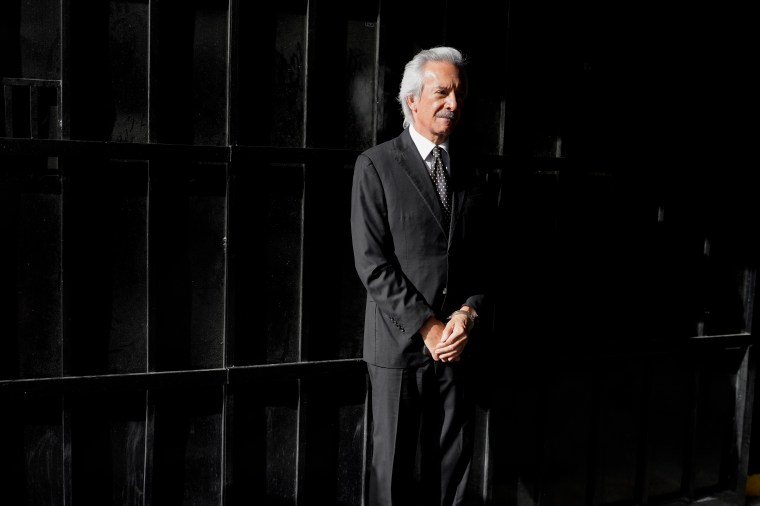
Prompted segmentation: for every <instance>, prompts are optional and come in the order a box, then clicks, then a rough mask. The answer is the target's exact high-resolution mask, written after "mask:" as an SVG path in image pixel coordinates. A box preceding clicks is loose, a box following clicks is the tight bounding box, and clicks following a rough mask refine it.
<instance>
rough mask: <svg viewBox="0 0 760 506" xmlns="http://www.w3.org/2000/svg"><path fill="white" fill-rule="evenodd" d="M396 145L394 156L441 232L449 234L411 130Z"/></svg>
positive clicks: (398, 139)
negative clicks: (444, 226)
mask: <svg viewBox="0 0 760 506" xmlns="http://www.w3.org/2000/svg"><path fill="white" fill-rule="evenodd" d="M394 145H395V147H396V149H395V153H394V156H395V158H396V161H397V162H398V164H399V166H400V167H401V168H402V169H403V170H404V172H405V173H406V176H407V177H408V178H409V180H410V181H411V182H412V185H414V187H415V188H416V189H417V192H418V193H419V196H420V198H421V199H422V200H423V202H425V205H426V206H427V208H428V210H429V211H430V212H431V213H432V214H433V216H435V219H436V221H437V222H438V226H439V227H441V231H443V232H444V233H448V231H446V230H445V229H444V228H443V210H442V209H441V203H440V201H439V200H438V194H437V193H436V192H435V188H434V187H433V182H432V181H431V180H430V174H429V173H428V170H427V166H426V165H425V162H424V161H423V160H422V158H421V157H420V153H419V151H417V146H415V145H414V142H412V137H411V135H410V134H409V130H404V131H403V132H402V133H401V135H399V136H398V137H397V138H396V142H395V143H394Z"/></svg>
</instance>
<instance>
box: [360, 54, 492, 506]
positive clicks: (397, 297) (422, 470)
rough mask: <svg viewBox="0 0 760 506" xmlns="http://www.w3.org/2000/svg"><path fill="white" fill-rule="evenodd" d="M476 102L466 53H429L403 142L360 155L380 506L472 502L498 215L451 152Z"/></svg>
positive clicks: (409, 93)
mask: <svg viewBox="0 0 760 506" xmlns="http://www.w3.org/2000/svg"><path fill="white" fill-rule="evenodd" d="M466 92H467V79H466V74H465V61H464V59H463V57H462V54H461V53H460V52H459V51H458V50H457V49H454V48H450V47H436V48H432V49H428V50H423V51H420V52H419V53H418V54H417V55H416V56H415V57H414V58H413V59H412V60H411V61H410V62H409V63H407V65H406V67H405V71H404V76H403V78H402V82H401V89H400V92H399V96H398V100H399V102H400V104H401V106H402V109H403V112H404V127H405V129H404V131H403V132H402V133H401V134H400V135H399V136H398V137H396V138H395V139H392V140H390V141H387V142H384V143H382V144H379V145H377V146H375V147H373V148H370V149H368V150H366V151H365V152H364V153H362V154H360V155H359V157H358V158H357V160H356V165H355V168H354V180H353V188H352V197H351V231H352V239H353V249H354V260H355V265H356V270H357V272H358V274H359V277H360V278H361V280H362V282H363V283H364V285H365V287H366V288H367V305H366V312H365V327H364V328H365V330H364V359H365V361H366V362H367V368H368V371H369V378H370V386H371V400H372V426H373V433H372V437H373V454H372V467H371V472H370V484H369V496H370V497H369V504H370V505H372V506H375V505H384V506H386V505H394V506H397V505H405V504H409V505H415V506H419V505H428V504H430V505H433V504H435V505H456V504H461V503H462V501H463V499H464V492H465V488H466V483H467V477H468V473H469V467H470V460H471V455H472V435H471V432H472V418H473V415H474V404H473V402H472V396H471V392H469V391H468V386H469V384H468V381H467V380H468V374H467V372H468V368H469V367H470V362H471V361H472V359H473V357H472V353H470V352H469V350H471V348H472V345H471V344H470V345H468V343H470V341H471V340H473V341H474V340H475V337H476V336H477V329H478V327H479V326H481V325H483V324H482V323H476V322H477V321H478V319H483V316H484V313H485V311H486V305H485V304H486V291H487V290H486V284H487V280H488V274H489V273H488V267H489V262H488V261H487V259H486V256H487V251H488V248H487V247H486V240H487V235H486V233H487V232H488V231H489V229H488V225H487V223H488V221H489V219H490V218H491V217H492V216H493V208H492V207H491V201H490V200H489V196H488V192H487V191H486V189H485V185H484V184H483V182H482V178H479V177H478V175H477V174H476V171H475V170H474V169H473V168H472V167H470V166H469V165H468V163H467V161H466V159H465V158H464V157H459V156H458V155H459V152H457V151H455V150H453V149H451V146H450V142H449V137H450V136H451V134H452V132H453V131H454V128H455V127H456V125H457V123H458V122H459V120H460V117H461V114H462V107H463V105H464V99H465V96H466ZM434 148H441V149H442V151H440V154H437V153H436V152H435V151H437V150H436V149H434ZM437 159H440V160H441V162H442V163H436V162H437ZM441 165H442V166H441Z"/></svg>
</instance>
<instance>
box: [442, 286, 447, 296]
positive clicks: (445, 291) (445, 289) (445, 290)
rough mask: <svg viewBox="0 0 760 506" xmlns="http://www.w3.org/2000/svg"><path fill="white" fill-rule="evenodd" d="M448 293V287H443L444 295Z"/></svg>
mask: <svg viewBox="0 0 760 506" xmlns="http://www.w3.org/2000/svg"><path fill="white" fill-rule="evenodd" d="M446 293H448V289H447V288H446V287H443V294H444V295H446Z"/></svg>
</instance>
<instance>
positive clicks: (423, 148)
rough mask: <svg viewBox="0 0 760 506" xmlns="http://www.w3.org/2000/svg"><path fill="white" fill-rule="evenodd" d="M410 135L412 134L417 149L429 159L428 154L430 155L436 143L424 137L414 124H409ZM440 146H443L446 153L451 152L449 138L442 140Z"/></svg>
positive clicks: (422, 155) (423, 156)
mask: <svg viewBox="0 0 760 506" xmlns="http://www.w3.org/2000/svg"><path fill="white" fill-rule="evenodd" d="M409 135H411V136H412V142H414V145H415V146H416V147H417V151H419V152H420V156H421V157H422V159H423V160H427V158H428V156H430V152H431V151H433V148H434V147H435V144H434V143H432V142H430V141H429V140H428V139H426V138H425V137H423V136H422V135H421V134H420V133H419V132H418V131H417V130H415V129H414V127H413V126H412V125H409ZM439 146H441V147H442V148H443V150H444V151H446V153H448V152H449V141H448V140H446V141H444V142H442V143H441V144H439Z"/></svg>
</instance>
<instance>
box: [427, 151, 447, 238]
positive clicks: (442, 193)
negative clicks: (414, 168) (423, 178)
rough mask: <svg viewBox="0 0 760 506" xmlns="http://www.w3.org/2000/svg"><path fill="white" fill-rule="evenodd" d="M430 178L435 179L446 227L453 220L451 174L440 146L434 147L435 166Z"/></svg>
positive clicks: (434, 182)
mask: <svg viewBox="0 0 760 506" xmlns="http://www.w3.org/2000/svg"><path fill="white" fill-rule="evenodd" d="M430 178H431V179H432V180H433V184H435V191H436V192H437V193H438V198H439V200H440V201H441V207H442V208H443V216H444V218H445V219H446V224H445V225H446V228H448V224H449V220H451V202H450V201H449V175H448V174H447V173H446V169H444V168H443V160H442V158H441V148H440V146H436V147H434V148H433V168H432V169H431V171H430Z"/></svg>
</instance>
